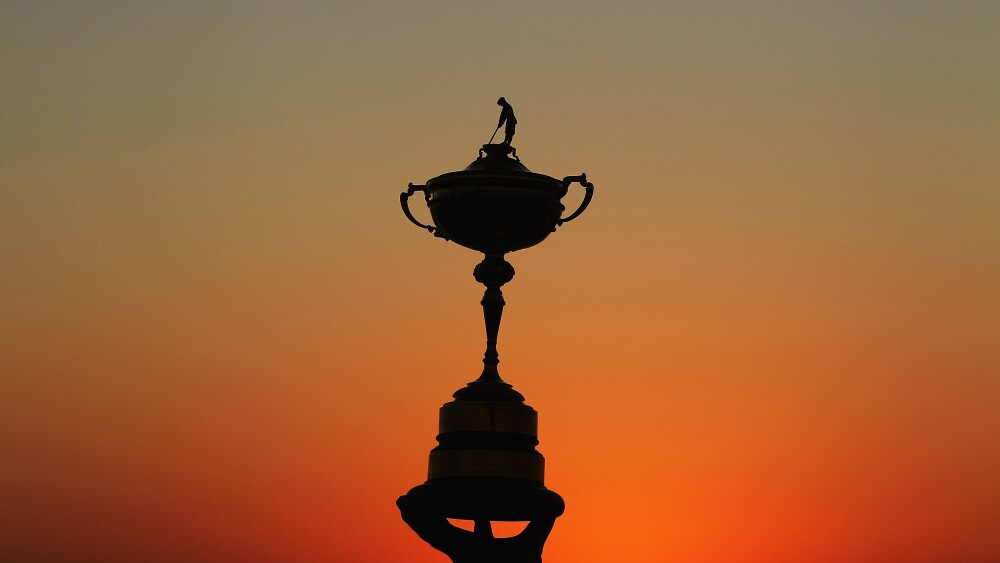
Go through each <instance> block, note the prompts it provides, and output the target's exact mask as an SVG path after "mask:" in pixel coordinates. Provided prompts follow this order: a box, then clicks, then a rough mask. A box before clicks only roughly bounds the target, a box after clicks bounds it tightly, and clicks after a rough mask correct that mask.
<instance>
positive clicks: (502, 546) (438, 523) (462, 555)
mask: <svg viewBox="0 0 1000 563" xmlns="http://www.w3.org/2000/svg"><path fill="white" fill-rule="evenodd" d="M396 506H398V507H399V512H400V514H401V515H402V517H403V521H404V522H406V523H407V524H408V525H409V526H410V528H412V529H413V531H414V532H416V533H417V535H418V536H420V539H422V540H424V541H425V542H427V543H429V544H430V545H431V547H433V548H434V549H437V550H438V551H440V552H442V553H444V554H445V555H447V556H448V557H449V558H450V559H451V560H452V561H453V563H541V562H542V548H543V547H544V546H545V540H546V539H547V538H548V537H549V532H551V531H552V526H553V525H554V524H555V521H556V520H555V517H546V518H541V519H536V520H532V521H531V522H530V523H529V524H528V526H527V527H526V528H524V530H523V531H522V532H521V533H520V534H518V535H516V536H514V537H511V538H495V537H493V528H492V527H491V526H490V521H489V520H487V519H485V518H477V519H476V520H475V522H476V525H475V529H474V531H472V532H468V531H466V530H463V529H461V528H456V527H455V526H453V525H451V523H449V522H448V520H447V518H445V516H444V515H443V514H442V513H441V511H440V510H439V509H438V507H437V506H436V505H435V504H434V503H433V501H431V500H430V499H428V498H412V497H410V496H402V497H399V499H398V500H397V501H396Z"/></svg>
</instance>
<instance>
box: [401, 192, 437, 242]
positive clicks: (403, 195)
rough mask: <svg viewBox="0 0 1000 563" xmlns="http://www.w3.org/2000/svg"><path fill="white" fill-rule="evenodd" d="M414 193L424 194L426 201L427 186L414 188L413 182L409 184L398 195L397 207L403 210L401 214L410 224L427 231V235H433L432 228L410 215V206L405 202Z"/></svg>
mask: <svg viewBox="0 0 1000 563" xmlns="http://www.w3.org/2000/svg"><path fill="white" fill-rule="evenodd" d="M414 192H424V199H427V186H414V185H413V182H410V183H409V185H408V188H407V189H406V191H405V192H403V193H401V194H399V205H400V206H401V207H402V208H403V213H405V214H406V218H407V219H409V220H410V222H411V223H413V224H414V225H416V226H418V227H420V228H421V229H427V232H428V233H433V232H434V230H435V229H434V227H432V226H430V225H425V224H423V223H421V222H420V221H417V220H416V219H414V218H413V214H412V213H410V204H409V203H408V201H407V200H408V199H410V196H411V195H413V194H414Z"/></svg>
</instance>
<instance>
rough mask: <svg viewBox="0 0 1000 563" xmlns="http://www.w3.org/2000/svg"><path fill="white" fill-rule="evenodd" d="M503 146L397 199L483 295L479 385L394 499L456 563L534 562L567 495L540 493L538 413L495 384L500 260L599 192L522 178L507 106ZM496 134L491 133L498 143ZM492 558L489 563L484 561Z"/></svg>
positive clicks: (457, 404)
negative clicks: (445, 244)
mask: <svg viewBox="0 0 1000 563" xmlns="http://www.w3.org/2000/svg"><path fill="white" fill-rule="evenodd" d="M497 104H498V105H500V106H501V107H502V111H501V115H500V123H499V124H498V126H497V131H499V129H500V126H501V125H504V124H506V125H507V128H506V130H505V139H504V142H502V143H497V144H492V141H493V139H492V138H491V139H490V143H487V144H485V145H483V146H482V148H481V149H480V151H479V157H478V158H476V160H475V161H473V162H472V164H470V165H469V166H467V167H466V168H465V169H464V170H460V171H456V172H448V173H445V174H441V175H440V176H437V177H434V178H431V179H430V180H427V182H426V183H425V184H422V185H415V184H409V187H408V189H407V190H406V191H405V192H403V193H401V194H400V197H399V201H400V204H401V206H402V209H403V213H404V214H405V215H406V217H407V219H409V220H410V221H411V222H412V223H413V224H414V225H416V226H418V227H420V228H421V229H424V230H426V231H427V232H428V233H431V234H433V235H434V236H435V237H438V238H442V239H444V240H446V241H451V242H453V243H455V244H458V245H461V246H464V247H466V248H470V249H472V250H475V251H477V252H481V253H483V254H484V255H485V256H484V258H483V260H482V261H481V262H480V263H479V264H478V265H477V266H476V268H475V270H474V272H473V276H474V277H475V279H476V281H478V282H479V283H481V284H483V285H484V286H486V291H485V293H484V295H483V299H482V301H481V304H482V307H483V315H484V318H485V322H486V353H485V355H484V357H483V370H482V373H481V374H480V376H479V378H478V379H476V380H475V381H472V382H470V383H468V384H467V385H466V386H465V387H463V388H461V389H459V390H458V391H456V392H455V393H454V395H453V397H454V400H453V401H450V402H448V403H445V404H444V405H443V406H442V407H441V409H440V413H439V423H438V435H437V442H438V445H437V446H436V447H435V448H434V449H432V450H431V452H430V459H429V463H428V471H427V481H426V482H425V483H423V484H421V485H418V486H416V487H414V488H412V489H410V491H409V492H408V493H407V494H406V495H404V496H402V497H400V498H399V500H398V501H397V504H398V506H399V508H400V511H401V513H402V516H403V520H404V521H406V523H407V524H409V525H410V527H411V528H413V530H414V531H415V532H416V533H417V534H418V535H419V536H420V537H421V538H422V539H424V540H425V541H427V542H428V543H430V544H431V546H433V547H435V548H436V549H438V550H440V551H443V552H444V553H445V554H447V555H448V556H449V557H451V559H452V560H453V561H455V562H456V563H461V562H464V561H470V562H471V561H478V560H483V559H484V558H486V559H488V560H490V561H493V560H497V561H505V562H509V563H520V562H521V561H541V549H542V544H544V541H545V539H546V538H547V536H548V533H549V531H551V529H552V526H553V524H554V521H555V518H556V517H558V516H559V515H561V514H562V512H563V510H564V503H563V499H562V497H560V496H559V495H558V494H556V493H555V492H554V491H551V490H549V489H547V488H546V487H545V484H544V483H545V480H544V476H545V460H544V458H543V457H542V454H540V453H539V452H538V451H537V450H536V449H535V446H537V445H538V413H537V411H535V409H533V408H531V407H530V406H528V405H527V404H525V402H524V396H523V395H521V394H520V393H518V392H517V391H515V390H514V388H513V387H512V386H511V385H510V384H509V383H506V382H505V381H504V380H503V379H501V377H500V373H499V371H498V370H497V364H498V363H499V356H498V354H497V334H498V332H499V330H500V318H501V315H502V313H503V307H504V304H505V303H504V299H503V293H502V292H501V290H500V288H501V286H503V285H504V284H505V283H507V282H509V281H510V280H511V279H512V278H513V277H514V267H513V266H511V265H510V263H509V262H507V261H506V260H505V259H504V255H506V254H507V253H510V252H514V251H517V250H521V249H524V248H528V247H531V246H534V245H536V244H538V243H540V242H542V241H543V240H545V239H546V238H547V237H548V236H549V234H551V233H553V232H555V230H556V229H557V228H558V227H560V226H561V225H563V224H565V223H568V222H569V221H572V220H574V219H576V218H577V217H579V216H580V214H581V213H583V212H584V210H585V209H586V208H587V206H588V205H589V204H590V201H591V198H592V197H593V194H594V186H593V185H592V184H591V183H590V182H588V181H587V175H586V174H580V175H579V176H566V177H564V178H562V179H561V180H560V179H556V178H553V177H550V176H546V175H544V174H538V173H536V172H532V171H530V170H528V168H527V167H526V166H524V164H522V163H521V161H520V159H519V158H518V156H517V151H516V150H515V149H514V147H512V146H511V145H510V141H511V139H512V138H513V134H514V124H516V123H517V121H516V119H515V118H514V114H513V110H512V109H511V107H510V104H508V103H507V102H506V100H504V99H503V98H500V100H499V101H498V102H497ZM495 135H496V132H494V136H495ZM573 183H579V184H580V185H581V186H582V187H583V188H584V190H585V191H584V194H583V200H582V202H581V204H580V206H579V208H578V209H576V210H575V211H574V212H572V213H570V214H569V215H565V216H564V215H563V213H564V211H565V207H564V206H563V205H562V203H561V202H560V200H561V199H562V198H563V196H565V195H566V193H567V191H568V189H569V187H570V186H571V185H572V184H573ZM417 193H420V194H422V195H423V199H424V201H425V203H426V204H427V208H428V210H429V213H430V217H431V219H432V222H433V225H425V224H423V223H421V222H420V221H418V220H417V219H416V218H415V217H414V215H413V214H412V213H411V211H410V207H409V202H410V198H411V197H412V196H414V195H416V194H417ZM448 518H453V519H462V520H473V521H475V522H476V524H475V531H474V532H468V531H465V530H461V529H459V528H457V527H454V526H452V525H451V524H450V523H448V522H447V519H448ZM489 521H530V524H529V525H528V527H527V528H525V530H524V532H522V533H521V534H520V535H519V536H517V537H514V538H504V539H494V538H493V536H492V532H491V530H490V529H489ZM490 558H492V559H490Z"/></svg>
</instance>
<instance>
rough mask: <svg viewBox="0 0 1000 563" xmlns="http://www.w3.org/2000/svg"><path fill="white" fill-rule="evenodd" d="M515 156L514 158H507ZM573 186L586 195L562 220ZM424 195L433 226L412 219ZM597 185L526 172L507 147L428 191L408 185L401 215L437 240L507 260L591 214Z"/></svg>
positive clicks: (492, 149)
mask: <svg viewBox="0 0 1000 563" xmlns="http://www.w3.org/2000/svg"><path fill="white" fill-rule="evenodd" d="M511 154H513V156H514V157H513V158H511V157H510V156H508V155H511ZM573 182H579V183H580V184H581V185H582V186H583V187H584V188H585V189H586V193H585V195H584V199H583V202H582V203H581V204H580V207H579V209H577V210H576V211H575V212H573V214H571V215H570V216H569V217H565V218H563V217H562V213H563V211H565V209H566V208H565V207H564V206H563V205H562V203H561V200H562V198H563V196H565V195H566V192H567V190H568V188H569V185H570V184H571V183H573ZM417 191H422V192H424V199H425V201H426V203H427V207H428V209H429V210H430V215H431V218H432V219H433V221H434V226H429V225H424V224H422V223H420V222H419V221H417V220H416V219H415V218H414V217H413V215H412V214H411V213H410V209H409V205H408V199H409V197H410V196H411V195H413V194H414V193H415V192H417ZM592 197H593V185H592V184H590V183H589V182H587V176H586V174H581V175H579V176H567V177H565V178H563V179H562V180H558V179H556V178H553V177H551V176H546V175H544V174H537V173H535V172H532V171H530V170H528V168H527V167H525V166H524V165H523V164H521V161H520V160H519V159H517V152H516V151H515V150H514V149H513V148H512V147H510V146H509V145H504V144H498V145H489V144H488V145H483V148H482V149H481V150H480V151H479V158H477V159H476V160H475V161H474V162H473V163H472V164H470V165H469V166H467V167H466V168H465V169H464V170H460V171H457V172H448V173H445V174H441V175H440V176H437V177H434V178H431V179H430V180H428V181H427V184H426V185H420V186H418V185H414V184H410V185H409V189H408V190H407V191H406V192H404V193H402V194H400V204H401V205H402V207H403V212H404V213H405V214H406V216H407V218H409V219H410V221H412V222H413V223H414V224H416V225H417V226H419V227H421V228H423V229H427V230H428V231H429V232H431V233H433V234H434V235H435V236H438V237H441V238H444V239H445V240H450V241H452V242H454V243H456V244H459V245H461V246H464V247H466V248H471V249H473V250H477V251H479V252H482V253H484V254H487V255H497V254H501V255H502V254H506V253H507V252H513V251H515V250H521V249H522V248H528V247H530V246H534V245H536V244H538V243H540V242H542V241H543V240H545V238H546V237H548V236H549V234H550V233H552V232H554V231H555V230H556V227H558V226H560V225H562V224H563V223H565V222H567V221H571V220H573V219H574V218H576V217H577V216H579V215H580V214H581V213H583V211H584V209H586V208H587V205H589V204H590V200H591V198H592Z"/></svg>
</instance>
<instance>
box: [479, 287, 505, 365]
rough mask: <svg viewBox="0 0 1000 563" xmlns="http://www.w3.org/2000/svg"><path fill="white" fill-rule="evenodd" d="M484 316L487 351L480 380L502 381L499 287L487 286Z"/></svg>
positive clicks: (484, 355)
mask: <svg viewBox="0 0 1000 563" xmlns="http://www.w3.org/2000/svg"><path fill="white" fill-rule="evenodd" d="M480 303H481V304H482V306H483V318H484V320H485V321H486V353H485V354H483V373H482V375H480V376H479V379H478V381H480V382H483V383H487V382H488V383H501V382H503V379H501V378H500V372H499V371H498V370H497V364H499V363H500V354H499V353H497V334H498V333H499V332H500V317H501V316H503V306H504V305H505V304H506V302H505V301H504V300H503V292H502V291H500V288H499V287H487V288H486V292H485V293H483V300H482V301H480Z"/></svg>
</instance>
